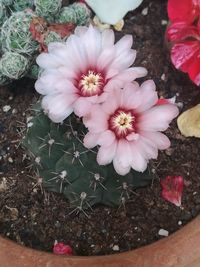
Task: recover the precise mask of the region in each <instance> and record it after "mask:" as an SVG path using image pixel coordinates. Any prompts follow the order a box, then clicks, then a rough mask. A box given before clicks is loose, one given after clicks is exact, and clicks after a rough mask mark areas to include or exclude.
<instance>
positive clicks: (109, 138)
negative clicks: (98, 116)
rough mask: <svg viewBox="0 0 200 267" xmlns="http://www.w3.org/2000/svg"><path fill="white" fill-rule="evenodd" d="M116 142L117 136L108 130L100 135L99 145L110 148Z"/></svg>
mask: <svg viewBox="0 0 200 267" xmlns="http://www.w3.org/2000/svg"><path fill="white" fill-rule="evenodd" d="M114 141H115V134H114V133H113V132H112V131H110V130H107V131H105V132H103V133H101V134H100V135H99V138H98V140H97V144H98V145H100V146H103V147H107V146H110V145H111V144H112V143H113V142H114Z"/></svg>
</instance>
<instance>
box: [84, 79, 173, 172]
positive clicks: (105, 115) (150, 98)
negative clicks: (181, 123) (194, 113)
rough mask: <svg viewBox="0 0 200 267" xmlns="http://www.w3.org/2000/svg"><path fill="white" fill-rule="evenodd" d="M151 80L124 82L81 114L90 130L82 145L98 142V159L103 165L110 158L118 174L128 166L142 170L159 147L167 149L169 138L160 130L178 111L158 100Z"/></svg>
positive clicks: (155, 156) (125, 170) (91, 146)
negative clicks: (141, 82) (83, 114)
mask: <svg viewBox="0 0 200 267" xmlns="http://www.w3.org/2000/svg"><path fill="white" fill-rule="evenodd" d="M157 103H159V102H158V95H157V93H156V91H155V84H154V82H153V81H152V80H148V81H146V82H144V83H143V84H142V85H141V87H139V85H138V83H136V82H134V83H127V84H126V85H125V87H124V89H115V90H113V91H112V92H111V93H110V96H109V98H108V99H107V100H106V101H105V102H104V103H103V104H102V105H96V106H93V108H92V110H91V113H90V115H89V116H86V117H84V118H83V121H84V124H85V126H86V127H87V128H88V130H89V132H88V133H87V134H86V136H85V138H84V145H85V146H86V147H87V148H93V147H95V146H96V145H99V146H100V148H99V150H98V154H97V162H98V164H100V165H106V164H109V163H111V162H112V161H113V165H114V168H115V170H116V172H117V173H119V174H120V175H125V174H127V173H128V172H129V171H130V169H131V168H133V169H135V170H136V171H140V172H143V171H144V170H145V169H146V168H147V163H148V160H149V159H151V158H153V159H156V158H157V156H158V149H161V150H162V149H166V148H168V147H169V146H170V141H169V139H168V138H167V136H165V135H164V134H162V133H161V132H160V131H164V130H166V129H167V128H168V126H169V123H170V122H171V120H172V119H173V118H175V117H176V116H177V115H178V108H177V107H176V106H175V105H174V104H170V103H169V101H168V103H167V104H165V103H164V104H159V105H157Z"/></svg>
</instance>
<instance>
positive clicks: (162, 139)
mask: <svg viewBox="0 0 200 267" xmlns="http://www.w3.org/2000/svg"><path fill="white" fill-rule="evenodd" d="M140 134H141V135H142V136H144V137H145V138H147V139H148V140H150V141H151V142H152V144H153V145H155V146H157V148H158V149H160V150H164V149H167V148H168V147H170V141H169V138H168V137H167V136H166V135H164V134H163V133H160V132H140Z"/></svg>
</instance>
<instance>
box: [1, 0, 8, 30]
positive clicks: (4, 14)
mask: <svg viewBox="0 0 200 267" xmlns="http://www.w3.org/2000/svg"><path fill="white" fill-rule="evenodd" d="M7 18H8V13H7V10H6V6H5V4H4V3H3V2H1V1H0V25H2V24H3V23H4V21H5V20H6V19H7Z"/></svg>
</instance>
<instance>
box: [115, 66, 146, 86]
mask: <svg viewBox="0 0 200 267" xmlns="http://www.w3.org/2000/svg"><path fill="white" fill-rule="evenodd" d="M146 75H147V70H146V69H145V68H143V67H133V68H128V69H125V70H124V71H122V72H120V73H119V74H118V75H117V76H115V78H116V79H119V80H122V81H124V82H132V81H134V80H135V79H137V78H141V77H144V76H146Z"/></svg>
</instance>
